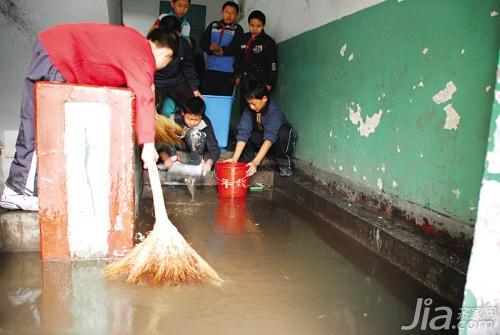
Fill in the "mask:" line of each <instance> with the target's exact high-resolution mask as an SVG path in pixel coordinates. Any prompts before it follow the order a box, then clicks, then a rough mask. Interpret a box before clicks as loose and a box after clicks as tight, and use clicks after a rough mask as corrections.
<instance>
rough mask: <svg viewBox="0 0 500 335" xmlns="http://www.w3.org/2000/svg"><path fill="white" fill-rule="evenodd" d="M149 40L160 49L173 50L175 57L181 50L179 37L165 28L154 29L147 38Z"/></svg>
mask: <svg viewBox="0 0 500 335" xmlns="http://www.w3.org/2000/svg"><path fill="white" fill-rule="evenodd" d="M147 38H148V40H150V41H151V42H154V43H156V44H157V45H158V46H160V47H167V48H170V49H172V52H173V57H175V55H176V54H177V50H178V49H179V43H180V42H179V39H180V37H179V35H178V34H176V33H174V32H172V31H170V30H168V29H166V28H163V27H160V28H156V29H153V30H151V31H150V32H149V34H148V36H147Z"/></svg>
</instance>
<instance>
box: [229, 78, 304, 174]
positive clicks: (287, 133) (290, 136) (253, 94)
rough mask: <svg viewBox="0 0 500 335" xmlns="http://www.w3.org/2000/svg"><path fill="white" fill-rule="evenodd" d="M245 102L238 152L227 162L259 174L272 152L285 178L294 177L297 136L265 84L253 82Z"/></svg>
mask: <svg viewBox="0 0 500 335" xmlns="http://www.w3.org/2000/svg"><path fill="white" fill-rule="evenodd" d="M245 99H246V101H247V104H248V106H247V107H246V108H245V110H244V111H243V114H242V115H241V119H240V121H239V123H238V126H237V135H236V141H237V142H236V149H235V150H234V154H233V157H232V158H230V159H229V160H227V161H230V162H238V161H240V162H244V163H247V166H248V170H247V175H248V176H251V175H253V174H254V173H255V172H257V167H258V166H259V165H260V163H261V162H262V160H263V159H264V157H265V156H266V155H267V154H268V153H270V154H271V156H272V157H273V158H274V160H275V161H276V163H277V164H278V168H279V174H280V176H282V177H289V176H291V175H292V168H293V162H292V153H293V151H294V149H295V142H296V141H297V134H296V132H295V130H294V129H293V127H292V126H291V125H290V123H289V122H288V120H287V119H286V117H285V115H283V113H282V112H281V111H280V109H279V107H278V105H277V104H276V103H275V102H274V101H273V100H272V99H271V98H269V92H268V90H267V88H266V84H265V83H264V82H250V84H249V86H248V90H247V91H246V95H245Z"/></svg>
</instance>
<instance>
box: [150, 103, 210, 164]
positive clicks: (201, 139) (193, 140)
mask: <svg viewBox="0 0 500 335" xmlns="http://www.w3.org/2000/svg"><path fill="white" fill-rule="evenodd" d="M173 119H174V121H175V123H177V124H178V125H180V126H181V127H183V128H184V136H183V141H182V142H181V146H180V147H179V148H176V147H174V146H170V147H160V148H159V149H158V151H159V155H160V159H161V160H162V161H163V164H162V165H159V168H160V169H162V170H165V169H169V168H170V167H171V166H172V165H173V164H174V163H175V162H176V161H179V162H181V163H184V164H189V165H200V164H202V163H203V166H202V169H201V171H202V174H206V173H207V172H208V171H210V169H211V168H212V165H213V164H214V162H216V161H217V160H218V159H219V155H220V149H219V144H218V143H217V139H216V138H215V133H214V129H213V127H212V123H211V122H210V119H209V118H208V117H206V116H205V103H204V102H203V99H201V98H200V97H193V98H190V99H188V100H187V102H186V104H185V106H183V108H182V111H181V112H177V113H175V114H174V115H173ZM182 153H184V154H182ZM205 154H206V156H207V157H206V159H205V160H204V159H203V158H204V155H205Z"/></svg>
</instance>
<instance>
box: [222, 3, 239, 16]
mask: <svg viewBox="0 0 500 335" xmlns="http://www.w3.org/2000/svg"><path fill="white" fill-rule="evenodd" d="M227 6H231V7H233V8H234V9H236V14H239V13H240V5H238V4H237V3H236V2H234V1H226V2H225V3H224V4H223V5H222V10H224V8H226V7H227Z"/></svg>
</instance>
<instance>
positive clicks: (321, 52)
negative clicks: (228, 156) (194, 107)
mask: <svg viewBox="0 0 500 335" xmlns="http://www.w3.org/2000/svg"><path fill="white" fill-rule="evenodd" d="M496 12H500V1H499V0H404V1H401V0H399V1H398V0H389V1H386V2H384V3H381V4H379V5H377V6H374V7H370V8H368V9H365V10H363V11H361V12H358V13H356V14H353V15H350V16H348V17H345V18H342V19H341V20H337V21H334V22H331V23H329V24H327V25H325V26H322V27H320V28H317V29H314V30H312V31H309V32H306V33H303V34H301V35H299V36H296V37H294V38H292V39H289V40H286V41H284V42H282V43H280V45H279V56H280V78H279V83H278V89H277V92H276V99H277V100H278V101H279V103H280V105H281V107H282V109H283V111H284V112H285V113H286V115H287V116H288V118H289V119H290V121H291V123H292V124H293V125H294V127H296V129H297V130H298V133H299V136H300V138H299V141H298V143H297V151H296V156H297V157H298V158H299V159H302V160H305V161H307V162H312V164H313V165H314V166H317V167H320V168H323V169H327V170H330V171H331V172H332V173H335V174H337V175H340V176H343V177H345V178H349V179H350V180H352V181H353V182H357V183H363V184H366V185H369V186H371V187H373V188H378V189H381V190H382V191H383V192H386V193H389V194H391V195H393V196H395V197H399V198H402V199H406V200H408V201H410V202H412V203H416V204H418V205H421V206H422V207H425V208H428V209H431V210H433V211H436V212H438V213H441V214H445V215H447V216H450V217H452V218H454V219H457V220H461V221H464V222H467V223H470V224H471V225H472V224H473V222H474V221H475V217H476V210H477V203H478V197H479V188H480V184H481V179H482V176H483V171H484V162H485V153H486V148H487V138H488V130H489V124H490V117H491V106H492V101H493V94H494V88H495V76H496V65H497V60H498V58H497V56H498V50H499V47H500V15H496V14H495V13H496ZM344 45H346V50H345V53H344V56H342V55H341V49H342V46H344ZM351 54H353V56H352V58H351V60H349V58H350V55H351ZM450 81H451V82H453V83H454V85H455V86H456V87H457V91H456V93H455V94H454V95H453V97H452V99H451V100H450V101H448V102H446V103H443V104H439V105H438V104H436V103H435V102H434V101H433V96H434V95H436V94H437V93H438V92H440V91H441V90H443V89H444V88H445V86H446V84H447V83H448V82H450ZM488 87H489V88H488ZM449 104H451V105H452V106H453V108H454V109H455V110H456V112H457V113H458V114H459V115H460V123H459V124H458V129H456V130H448V129H443V127H444V125H445V120H446V113H445V112H444V110H443V109H444V108H445V106H447V105H449ZM357 105H359V107H360V109H361V117H362V119H363V121H366V117H367V116H370V117H371V116H372V115H374V114H375V113H378V112H379V111H382V113H381V119H380V123H379V124H378V127H377V128H376V129H375V131H374V132H373V133H371V134H369V135H368V136H367V137H366V136H361V135H360V133H359V131H358V128H359V123H358V124H357V125H355V124H353V122H351V119H350V110H349V109H352V110H353V111H354V112H356V111H357Z"/></svg>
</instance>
